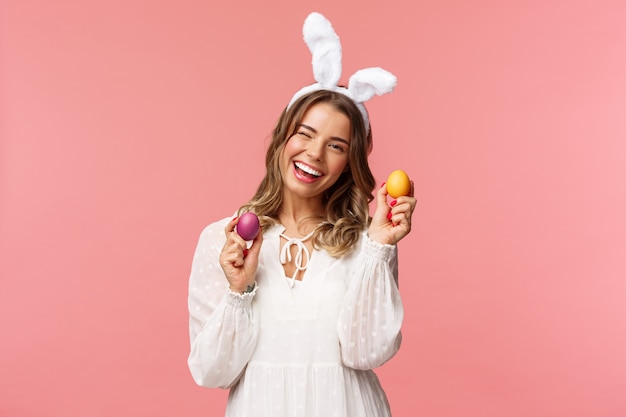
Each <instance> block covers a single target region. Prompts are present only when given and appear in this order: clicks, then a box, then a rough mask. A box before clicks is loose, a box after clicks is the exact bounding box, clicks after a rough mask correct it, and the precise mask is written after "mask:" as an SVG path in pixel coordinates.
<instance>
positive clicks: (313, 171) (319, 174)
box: [296, 162, 322, 177]
mask: <svg viewBox="0 0 626 417" xmlns="http://www.w3.org/2000/svg"><path fill="white" fill-rule="evenodd" d="M296 166H297V167H298V168H300V169H301V170H303V171H304V172H306V173H307V174H311V175H315V176H316V177H319V176H321V175H322V173H321V172H319V171H316V170H314V169H313V168H311V167H309V166H306V165H304V164H301V163H299V162H296Z"/></svg>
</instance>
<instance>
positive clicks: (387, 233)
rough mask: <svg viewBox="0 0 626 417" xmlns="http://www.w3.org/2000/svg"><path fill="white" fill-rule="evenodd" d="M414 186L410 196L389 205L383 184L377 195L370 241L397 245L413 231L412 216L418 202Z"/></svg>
mask: <svg viewBox="0 0 626 417" xmlns="http://www.w3.org/2000/svg"><path fill="white" fill-rule="evenodd" d="M413 193H414V185H413V181H411V192H410V193H409V195H408V196H403V197H398V199H397V200H393V201H392V202H391V203H390V204H389V205H387V187H385V184H383V186H382V187H380V189H379V190H378V192H377V193H376V212H375V213H374V216H373V217H372V222H371V224H370V227H369V231H368V234H369V237H370V239H372V240H374V241H376V242H379V243H383V244H389V245H395V244H396V243H398V242H399V241H400V239H402V238H403V237H404V236H406V235H407V234H409V232H410V231H411V216H412V215H413V210H415V205H416V204H417V200H416V199H415V197H414V196H413Z"/></svg>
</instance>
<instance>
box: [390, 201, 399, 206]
mask: <svg viewBox="0 0 626 417" xmlns="http://www.w3.org/2000/svg"><path fill="white" fill-rule="evenodd" d="M396 204H398V200H393V201H392V202H391V203H389V205H390V206H391V207H393V206H395V205H396Z"/></svg>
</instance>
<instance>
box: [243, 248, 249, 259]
mask: <svg viewBox="0 0 626 417" xmlns="http://www.w3.org/2000/svg"><path fill="white" fill-rule="evenodd" d="M246 255H248V249H244V250H243V257H244V258H245V257H246Z"/></svg>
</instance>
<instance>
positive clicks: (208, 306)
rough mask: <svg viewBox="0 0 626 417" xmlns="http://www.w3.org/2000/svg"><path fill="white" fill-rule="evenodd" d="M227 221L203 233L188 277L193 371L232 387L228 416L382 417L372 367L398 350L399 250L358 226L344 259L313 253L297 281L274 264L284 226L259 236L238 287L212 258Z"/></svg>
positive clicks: (383, 406) (385, 412) (200, 378)
mask: <svg viewBox="0 0 626 417" xmlns="http://www.w3.org/2000/svg"><path fill="white" fill-rule="evenodd" d="M228 221H229V219H228V218H226V219H223V220H221V221H219V222H216V223H213V224H211V225H209V226H208V227H207V228H206V229H205V230H203V232H202V233H201V235H200V239H199V242H198V246H197V248H196V252H195V255H194V259H193V263H192V268H191V276H190V279H189V314H190V322H189V330H190V339H191V352H190V355H189V360H188V364H189V369H190V371H191V374H192V376H193V378H194V380H195V381H196V383H198V384H199V385H202V386H205V387H220V388H231V391H230V395H229V399H228V406H227V410H226V416H229V417H235V416H236V417H244V416H247V417H251V416H254V417H270V416H271V417H283V416H284V417H287V416H298V417H330V416H336V417H353V416H362V417H385V416H390V415H391V414H390V411H389V405H388V402H387V399H386V396H385V393H384V391H383V389H382V387H381V385H380V383H379V381H378V378H377V377H376V375H375V374H374V372H373V371H372V369H373V368H376V367H378V366H380V365H382V364H383V363H385V362H386V361H387V360H389V359H390V358H391V357H393V355H394V354H395V353H396V352H397V351H398V348H399V346H400V340H401V334H400V326H401V324H402V319H403V308H402V302H401V299H400V294H399V291H398V285H397V250H396V247H395V246H391V245H382V244H379V243H377V242H374V241H372V240H370V239H369V238H368V237H367V234H366V233H364V234H363V236H362V239H361V240H360V242H359V243H358V245H357V246H356V247H355V248H354V250H353V251H352V252H351V253H350V254H349V255H347V256H344V257H342V258H333V257H331V256H330V255H328V254H327V253H326V252H325V251H314V252H313V253H312V255H311V259H310V262H309V265H308V267H307V269H306V271H305V273H304V276H303V278H302V282H298V285H297V286H295V287H293V288H292V286H291V285H290V283H289V279H287V278H286V277H285V274H284V269H283V266H282V265H281V263H280V261H279V253H280V237H279V235H280V233H281V232H283V227H282V226H274V227H272V228H270V229H269V230H267V231H266V232H265V233H264V236H263V246H262V248H261V255H260V257H259V267H258V270H257V277H256V281H257V286H256V288H255V290H254V291H253V292H252V293H248V294H244V295H241V294H235V293H232V292H230V291H229V290H228V283H227V281H226V277H225V276H224V274H223V271H222V269H221V267H220V266H219V263H218V258H219V254H220V251H221V249H222V246H223V244H224V241H225V235H224V227H225V226H226V223H227V222H228Z"/></svg>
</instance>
